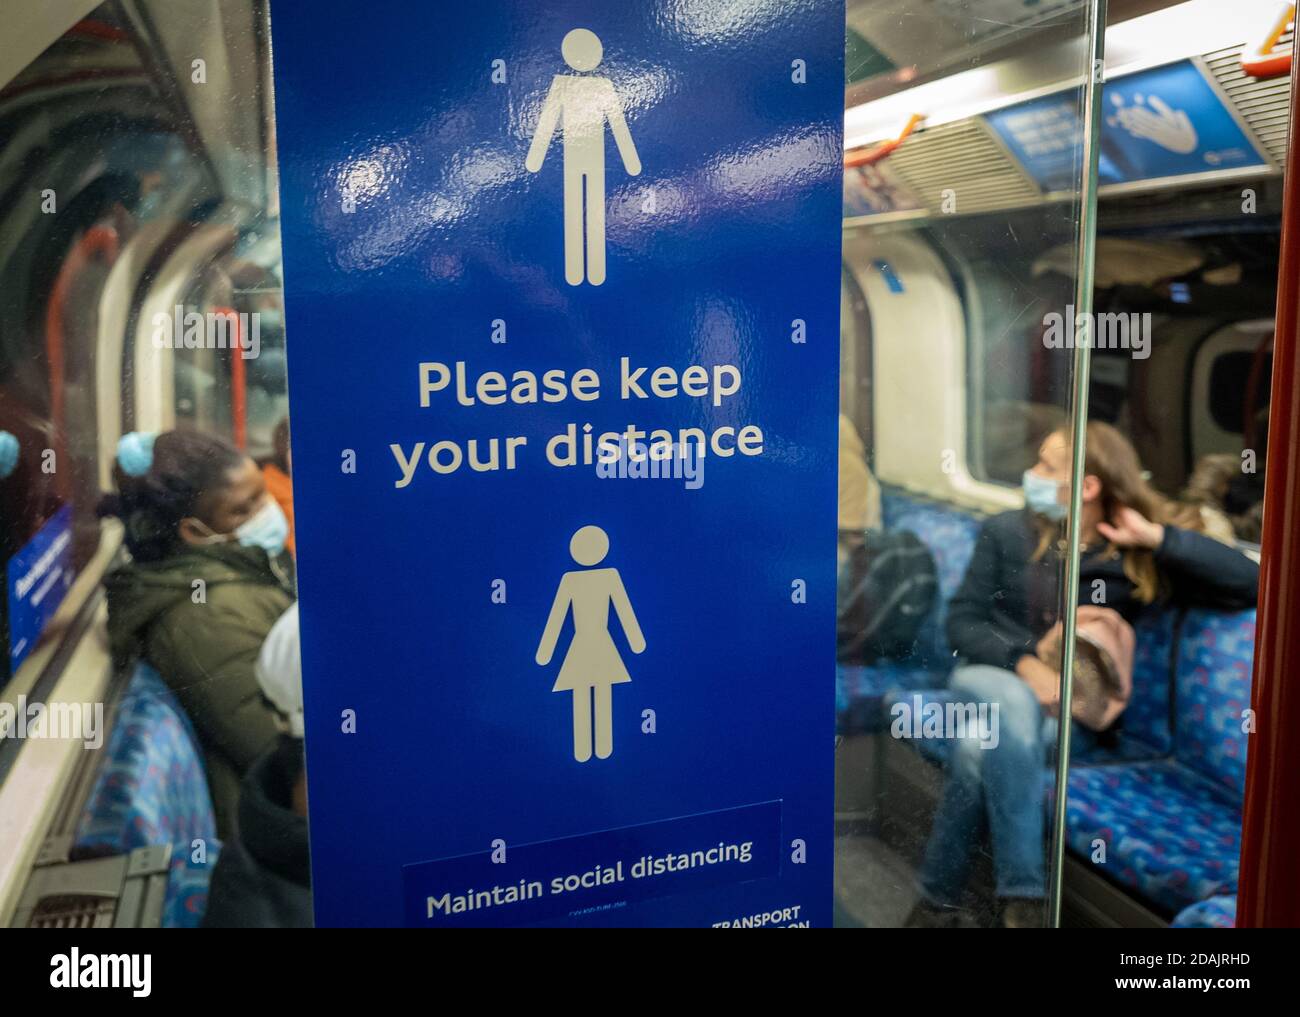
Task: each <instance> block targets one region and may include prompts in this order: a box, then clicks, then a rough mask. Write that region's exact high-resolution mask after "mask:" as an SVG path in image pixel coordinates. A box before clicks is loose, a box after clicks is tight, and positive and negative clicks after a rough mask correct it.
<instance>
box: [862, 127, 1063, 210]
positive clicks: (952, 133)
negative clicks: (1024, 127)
mask: <svg viewBox="0 0 1300 1017" xmlns="http://www.w3.org/2000/svg"><path fill="white" fill-rule="evenodd" d="M885 165H887V166H888V167H889V169H890V170H891V171H892V172H894V173H897V174H898V175H899V176H900V177H902V179H903V181H904V182H905V183H906V184H907V185H908V186H909V187H910V188H911V189H912V193H913V194H915V195H916V197H917V198H918V199H919V200H920V201H921V202H922V204H924V205H925V207H926V208H928V209H929V210H930V212H931V213H933V214H935V215H939V214H941V213H943V212H945V211H947V212H952V211H956V212H957V214H959V215H968V214H970V213H972V212H988V211H992V210H993V209H999V208H1014V207H1016V206H1020V205H1032V204H1034V203H1036V202H1037V201H1038V200H1039V197H1040V194H1039V191H1038V188H1037V187H1036V186H1035V185H1034V183H1033V181H1032V180H1030V179H1029V177H1028V176H1026V175H1025V173H1024V171H1023V170H1021V169H1020V167H1019V166H1018V165H1016V163H1015V162H1014V161H1013V160H1012V159H1011V157H1010V156H1009V155H1007V153H1006V151H1005V150H1004V149H1003V147H1002V145H1001V144H1000V143H999V142H998V141H997V140H996V139H995V138H994V137H993V136H992V135H991V134H990V133H989V130H988V128H987V127H986V126H985V125H984V121H983V120H981V119H978V118H976V119H973V120H963V121H960V122H958V123H954V124H943V125H941V126H939V127H933V128H929V129H927V130H923V131H921V132H919V133H917V134H915V135H913V136H912V137H911V138H909V139H908V140H907V141H906V142H904V143H903V145H902V146H900V147H899V149H898V151H897V152H895V153H894V154H893V155H891V156H890V157H889V159H888V160H887V162H886V163H885ZM945 191H950V192H951V193H952V196H953V198H954V199H955V204H956V207H955V209H954V208H953V207H952V205H951V204H949V205H948V207H947V208H945V201H944V199H945V193H944V192H945Z"/></svg>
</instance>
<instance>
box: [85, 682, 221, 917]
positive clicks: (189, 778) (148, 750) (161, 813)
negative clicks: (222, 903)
mask: <svg viewBox="0 0 1300 1017" xmlns="http://www.w3.org/2000/svg"><path fill="white" fill-rule="evenodd" d="M104 750H105V755H104V762H103V764H102V765H101V767H100V769H99V772H98V773H97V775H96V777H95V783H94V786H93V788H92V789H91V792H90V796H89V798H88V799H87V803H86V809H85V812H84V813H83V814H82V816H81V819H80V821H79V822H78V824H77V828H76V831H75V833H74V836H73V845H72V849H71V852H70V856H71V857H72V858H73V859H74V860H75V859H78V858H90V857H97V856H102V855H108V854H125V853H127V852H129V851H131V850H133V849H134V848H138V847H146V846H149V845H153V844H164V843H166V844H171V845H173V848H172V865H171V875H170V878H169V880H168V889H167V900H166V903H165V904H164V912H163V914H164V925H168V924H169V923H171V924H172V925H173V926H175V927H193V926H197V924H198V921H199V919H201V918H202V913H203V905H204V903H205V902H206V893H207V879H208V876H209V875H210V874H211V872H212V866H213V865H215V864H216V859H217V855H218V853H219V851H220V842H219V841H218V840H217V836H216V821H215V819H214V816H213V812H212V800H211V798H210V797H209V795H208V782H207V776H206V774H205V772H204V768H203V757H202V754H201V753H200V751H199V748H198V740H197V738H196V737H195V735H194V730H193V728H192V727H191V726H190V721H189V718H188V717H186V715H185V713H184V711H183V710H182V709H181V707H180V705H179V704H178V703H177V702H176V699H175V698H174V697H173V696H172V693H171V691H170V690H169V689H168V688H167V686H166V684H165V683H164V682H163V680H162V678H161V677H160V676H159V675H158V673H157V672H156V671H155V670H154V669H153V668H151V667H150V666H149V665H147V664H144V663H139V664H137V665H136V666H135V669H134V670H133V672H132V674H131V678H130V680H129V682H128V684H127V688H126V691H125V693H124V694H123V696H122V699H121V701H120V703H119V706H118V712H117V716H116V719H115V722H114V725H113V729H112V732H111V734H110V736H109V740H108V744H107V745H106V746H105V747H104ZM195 841H202V842H203V845H204V852H206V857H205V858H204V859H203V860H202V861H201V862H195V861H194V860H193V857H194V854H195V852H194V850H193V848H192V845H193V843H194V842H195Z"/></svg>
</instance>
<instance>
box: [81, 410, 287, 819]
mask: <svg viewBox="0 0 1300 1017" xmlns="http://www.w3.org/2000/svg"><path fill="white" fill-rule="evenodd" d="M115 478H116V480H117V486H118V494H117V495H115V496H109V497H107V498H105V500H104V503H103V504H102V506H101V512H102V513H103V514H111V515H115V516H117V517H119V518H120V519H121V520H122V523H123V525H124V527H125V538H124V539H125V543H126V547H127V550H128V551H129V552H130V555H131V560H130V561H129V562H128V563H127V564H126V565H123V566H122V567H120V568H118V569H117V570H115V571H114V572H113V573H111V574H110V575H109V576H108V577H107V578H106V580H105V586H106V588H107V591H108V630H109V639H110V642H111V647H112V652H113V656H114V658H115V660H116V661H118V663H119V664H125V663H128V662H129V661H131V660H133V659H136V658H138V657H141V656H143V657H144V658H145V659H146V660H148V661H149V663H150V664H152V665H153V666H154V667H155V668H156V669H157V670H158V672H159V674H161V675H162V676H163V679H164V680H165V681H166V682H167V684H168V686H169V687H170V688H171V689H172V691H173V692H174V693H175V695H176V698H177V699H178V700H179V701H180V703H181V705H182V706H183V707H184V709H185V711H186V713H187V714H188V715H189V717H190V720H191V721H192V722H193V724H194V727H195V730H196V732H197V733H198V737H199V741H200V743H201V746H202V748H203V752H204V759H205V763H206V769H207V776H208V787H209V790H210V791H211V794H212V804H213V808H214V811H215V813H216V819H217V833H218V836H220V837H222V838H226V837H228V836H230V835H231V833H232V832H233V828H234V819H235V805H236V802H237V800H238V795H239V781H240V779H241V778H242V777H243V775H244V773H245V772H247V770H248V768H249V766H251V765H252V763H253V761H254V760H255V759H257V758H258V757H259V756H260V755H261V754H262V753H263V752H264V751H265V750H266V749H267V747H268V746H269V745H270V744H271V743H272V741H273V740H274V738H275V725H274V722H273V719H272V717H271V714H270V712H269V711H268V710H267V709H266V706H265V705H264V703H263V702H262V698H261V694H260V692H259V690H258V686H257V679H256V677H255V676H254V674H253V665H254V662H255V661H256V660H257V654H258V651H259V650H260V649H261V646H262V642H263V640H264V639H265V638H266V634H267V633H268V632H269V631H270V630H271V626H272V625H274V624H275V621H276V619H278V618H279V617H280V616H281V615H282V614H284V612H285V611H286V610H287V609H288V607H289V605H290V604H291V603H293V599H294V593H293V572H292V569H293V564H292V561H291V560H290V558H289V555H288V554H286V553H285V551H284V538H285V534H286V533H287V526H286V525H285V521H284V515H283V513H282V512H281V511H280V509H279V506H278V505H276V503H275V502H274V500H273V499H271V498H270V497H269V496H268V495H267V493H266V488H265V485H264V484H263V482H262V474H261V472H260V471H259V470H258V468H257V466H256V464H254V462H253V460H252V459H250V458H248V457H247V456H245V455H243V454H242V453H241V452H239V451H238V450H236V449H235V448H234V447H232V446H231V445H230V444H228V443H227V442H225V441H223V440H222V439H220V438H216V437H212V436H210V435H206V434H202V433H200V432H197V431H179V430H178V431H168V432H166V433H163V434H159V435H157V436H154V435H149V434H139V433H134V432H133V433H131V434H128V435H126V436H125V437H124V438H123V439H122V441H121V442H120V443H119V446H118V462H117V469H116V470H115Z"/></svg>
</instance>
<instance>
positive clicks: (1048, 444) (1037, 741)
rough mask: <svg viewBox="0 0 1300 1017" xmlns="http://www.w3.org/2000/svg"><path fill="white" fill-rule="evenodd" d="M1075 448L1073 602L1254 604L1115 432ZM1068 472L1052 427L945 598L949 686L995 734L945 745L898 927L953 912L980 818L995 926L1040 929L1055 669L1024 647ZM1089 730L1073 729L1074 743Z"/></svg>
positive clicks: (1195, 519) (1056, 562)
mask: <svg viewBox="0 0 1300 1017" xmlns="http://www.w3.org/2000/svg"><path fill="white" fill-rule="evenodd" d="M1086 444H1087V452H1086V455H1085V462H1084V469H1085V477H1084V481H1083V491H1082V501H1083V514H1082V517H1081V520H1080V522H1081V526H1080V543H1081V547H1080V571H1079V588H1078V590H1076V591H1075V595H1074V596H1073V597H1072V598H1071V599H1072V600H1073V601H1074V603H1075V604H1078V605H1084V604H1097V605H1102V606H1105V607H1110V608H1113V609H1114V610H1115V611H1117V612H1118V613H1119V614H1120V615H1121V616H1123V617H1124V618H1125V620H1127V621H1129V622H1130V623H1131V622H1133V621H1134V620H1135V619H1136V618H1137V616H1138V614H1140V613H1141V611H1142V610H1143V608H1145V607H1146V606H1147V605H1150V604H1152V603H1155V602H1157V601H1160V602H1165V601H1172V602H1174V603H1179V604H1187V605H1197V606H1202V607H1211V608H1218V609H1222V610H1242V609H1246V608H1250V607H1253V606H1254V605H1255V597H1256V591H1257V587H1258V582H1259V567H1258V566H1257V565H1256V564H1255V562H1253V561H1252V560H1251V559H1250V558H1248V557H1246V556H1245V555H1244V554H1241V553H1240V552H1238V551H1237V550H1236V549H1234V548H1232V547H1229V546H1228V545H1226V544H1223V543H1220V542H1219V541H1216V540H1214V539H1212V538H1210V537H1207V536H1205V535H1204V534H1203V533H1201V532H1199V530H1200V529H1201V527H1202V522H1201V516H1200V513H1199V510H1198V509H1196V508H1194V507H1190V506H1179V505H1177V504H1175V503H1173V502H1170V501H1168V500H1167V499H1165V498H1163V497H1161V496H1160V495H1159V494H1157V493H1156V492H1155V491H1154V490H1152V489H1151V488H1150V487H1149V486H1148V485H1147V483H1146V481H1145V479H1144V477H1143V473H1142V468H1141V464H1140V463H1139V461H1138V457H1137V453H1136V452H1134V450H1133V447H1132V446H1131V445H1130V444H1129V443H1128V440H1127V439H1125V438H1124V437H1123V435H1121V434H1120V433H1119V432H1118V431H1116V430H1115V429H1114V428H1113V427H1111V426H1109V425H1107V424H1103V423H1100V422H1097V421H1093V422H1092V423H1089V424H1088V428H1087V434H1086ZM1069 479H1070V435H1069V433H1068V432H1067V431H1058V432H1056V433H1054V434H1051V435H1049V436H1048V438H1047V439H1046V440H1045V441H1044V442H1043V444H1042V446H1041V448H1040V450H1039V458H1038V463H1037V464H1036V465H1035V466H1034V467H1033V468H1032V469H1030V470H1027V471H1026V472H1025V476H1024V492H1025V502H1026V507H1025V508H1024V509H1022V510H1016V511H1011V512H1004V513H1002V514H1000V515H997V516H994V517H992V518H990V519H988V520H987V521H986V522H985V523H984V525H983V527H982V528H981V530H980V533H979V536H978V538H977V540H976V544H975V551H974V554H973V556H972V558H971V562H970V566H969V568H968V569H967V572H966V576H965V578H964V580H963V581H962V584H961V587H960V589H959V590H958V591H957V594H956V596H955V597H954V598H953V599H952V602H951V604H950V605H949V610H948V622H947V634H948V641H949V644H950V645H951V646H952V648H953V651H954V653H955V654H956V656H957V657H958V659H959V661H960V663H959V666H958V667H957V669H956V670H955V671H954V672H953V675H952V678H951V679H950V682H949V686H950V688H952V689H954V690H956V691H958V692H959V693H961V698H962V699H963V701H966V702H972V703H987V704H990V706H992V705H994V704H996V708H997V713H996V716H997V718H998V737H997V739H996V742H995V743H993V744H992V745H991V746H990V744H989V743H988V742H987V741H986V742H985V743H983V744H982V743H981V741H980V740H979V739H976V738H973V737H972V738H962V739H958V740H957V741H956V742H955V743H954V745H953V753H952V756H951V759H950V765H949V767H948V771H947V779H946V783H945V787H944V792H943V796H942V799H941V801H940V804H939V809H938V812H937V814H936V816H935V821H934V828H933V830H932V832H931V836H930V842H929V845H928V847H927V849H926V856H925V861H924V863H923V865H922V868H921V872H920V876H919V884H920V890H921V901H920V903H919V904H918V905H917V907H916V909H915V910H914V911H913V913H912V916H911V918H910V920H909V924H911V925H917V926H927V925H943V924H948V923H949V922H950V921H952V920H953V912H952V910H951V909H952V908H953V906H954V905H955V903H956V901H957V898H958V897H959V895H960V893H961V890H962V886H963V885H964V883H965V880H966V874H967V871H968V868H969V864H970V860H971V856H972V854H973V852H974V851H975V850H976V847H977V844H978V842H979V833H980V829H981V827H987V829H988V832H989V836H990V839H991V841H992V847H993V861H994V869H995V872H996V879H997V893H998V897H999V898H1000V899H1001V901H1002V917H1003V924H1004V925H1007V926H1010V927H1014V926H1025V925H1030V926H1033V925H1040V924H1042V919H1043V915H1044V910H1043V896H1044V885H1045V872H1044V851H1043V835H1044V826H1045V821H1046V816H1045V812H1044V809H1043V805H1042V792H1041V786H1042V785H1041V782H1042V773H1043V765H1044V763H1045V761H1046V759H1047V757H1048V753H1049V751H1050V749H1051V747H1052V746H1053V745H1054V744H1055V740H1056V729H1057V717H1056V710H1057V706H1058V700H1059V697H1060V683H1061V676H1060V674H1059V673H1057V671H1056V670H1055V669H1054V668H1053V667H1051V666H1050V665H1049V664H1046V663H1044V662H1043V661H1042V660H1041V659H1039V657H1038V656H1037V653H1036V649H1037V646H1038V642H1039V640H1040V639H1041V638H1042V637H1043V636H1044V635H1045V634H1046V633H1047V632H1048V630H1049V629H1051V628H1052V627H1053V625H1054V624H1055V623H1056V622H1057V621H1058V619H1059V615H1060V606H1059V598H1060V583H1061V580H1062V578H1063V576H1064V560H1063V557H1062V553H1063V551H1064V545H1065V540H1064V529H1063V525H1062V524H1063V521H1064V519H1065V516H1066V506H1067V505H1068V503H1069V498H1070V485H1069ZM1095 737H1096V736H1095V735H1094V734H1093V732H1090V731H1088V730H1087V729H1085V728H1083V727H1081V726H1080V725H1078V724H1077V723H1076V724H1075V725H1074V729H1073V731H1072V738H1074V739H1075V744H1081V745H1086V744H1088V743H1089V742H1090V741H1091V740H1092V739H1093V738H1095Z"/></svg>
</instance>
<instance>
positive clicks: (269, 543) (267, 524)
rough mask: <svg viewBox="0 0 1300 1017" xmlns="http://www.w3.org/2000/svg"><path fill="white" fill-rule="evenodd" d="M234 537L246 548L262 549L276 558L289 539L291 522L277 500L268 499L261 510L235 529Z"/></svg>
mask: <svg viewBox="0 0 1300 1017" xmlns="http://www.w3.org/2000/svg"><path fill="white" fill-rule="evenodd" d="M234 537H235V539H236V540H238V541H239V542H240V543H241V544H243V545H244V546H245V547H260V548H261V549H262V550H263V551H265V552H266V553H267V554H269V555H270V556H271V557H272V558H274V557H275V556H276V555H277V554H279V553H280V552H281V551H283V550H284V542H285V541H286V540H288V539H289V520H288V519H286V518H285V517H284V512H283V511H281V509H280V506H279V504H278V503H277V502H276V500H275V499H274V498H267V499H266V501H265V503H264V504H263V505H262V507H261V508H260V509H258V510H257V511H256V512H254V513H253V514H252V515H251V516H249V518H248V519H247V520H245V521H244V522H243V523H242V524H240V525H239V526H237V527H235V532H234Z"/></svg>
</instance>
